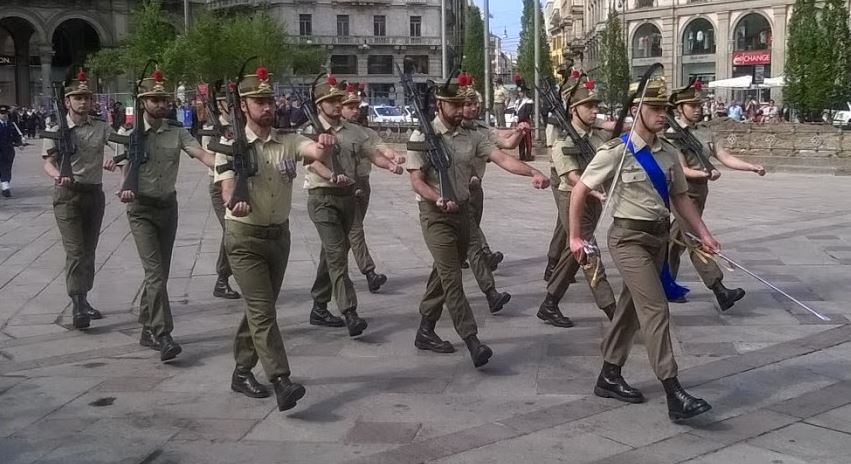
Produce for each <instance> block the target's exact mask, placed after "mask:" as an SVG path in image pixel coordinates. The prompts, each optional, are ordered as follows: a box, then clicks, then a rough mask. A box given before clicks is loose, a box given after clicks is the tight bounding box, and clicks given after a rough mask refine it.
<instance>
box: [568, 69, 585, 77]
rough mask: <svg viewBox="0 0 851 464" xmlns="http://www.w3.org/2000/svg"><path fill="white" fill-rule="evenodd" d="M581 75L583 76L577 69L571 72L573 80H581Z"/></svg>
mask: <svg viewBox="0 0 851 464" xmlns="http://www.w3.org/2000/svg"><path fill="white" fill-rule="evenodd" d="M581 75H582V74H581V73H580V72H579V70H578V69H576V68H573V70H572V71H570V77H572V78H573V79H579V76H581Z"/></svg>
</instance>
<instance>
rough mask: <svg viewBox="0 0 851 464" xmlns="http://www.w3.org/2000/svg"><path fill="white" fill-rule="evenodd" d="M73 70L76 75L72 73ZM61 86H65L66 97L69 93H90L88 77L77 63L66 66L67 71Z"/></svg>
mask: <svg viewBox="0 0 851 464" xmlns="http://www.w3.org/2000/svg"><path fill="white" fill-rule="evenodd" d="M75 72H76V75H74V73H75ZM63 87H64V88H65V96H66V97H69V96H71V95H91V94H92V91H91V89H89V78H88V77H87V76H86V72H85V71H83V68H82V67H81V66H78V65H72V66H71V67H70V68H68V71H67V72H66V73H65V82H64V83H63Z"/></svg>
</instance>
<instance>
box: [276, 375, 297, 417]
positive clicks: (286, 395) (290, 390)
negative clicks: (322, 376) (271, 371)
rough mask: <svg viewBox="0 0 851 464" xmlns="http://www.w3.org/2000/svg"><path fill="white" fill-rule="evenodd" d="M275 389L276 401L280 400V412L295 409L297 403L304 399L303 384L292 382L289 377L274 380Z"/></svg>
mask: <svg viewBox="0 0 851 464" xmlns="http://www.w3.org/2000/svg"><path fill="white" fill-rule="evenodd" d="M272 387H274V388H275V399H276V400H278V411H286V410H287V409H292V408H294V407H295V404H296V401H298V400H300V399H302V397H304V393H305V389H304V386H303V385H301V384H297V383H293V382H292V381H290V378H289V376H284V375H282V376H280V377H276V378H274V379H272Z"/></svg>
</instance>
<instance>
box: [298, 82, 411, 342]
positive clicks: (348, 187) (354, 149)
mask: <svg viewBox="0 0 851 464" xmlns="http://www.w3.org/2000/svg"><path fill="white" fill-rule="evenodd" d="M313 95H314V98H315V99H316V100H315V103H316V107H317V108H318V116H319V120H320V122H321V124H322V125H323V127H322V128H321V130H323V131H324V130H327V129H329V128H330V130H331V132H332V133H333V134H334V136H335V137H336V139H337V144H338V146H339V162H340V165H341V167H342V169H343V171H344V176H340V177H343V178H345V179H340V178H337V179H335V181H336V182H335V181H332V179H329V178H328V177H333V176H328V177H326V176H327V174H328V173H329V172H330V170H331V169H332V162H331V161H330V160H328V161H325V163H327V164H326V165H325V166H324V167H323V166H318V168H319V169H316V168H317V166H309V167H308V174H307V188H308V200H307V211H308V214H309V215H310V219H311V221H313V224H314V225H315V226H316V231H317V232H318V233H319V238H320V239H321V240H322V251H321V253H320V255H319V266H318V267H317V269H316V280H315V281H314V283H313V288H312V289H311V291H310V293H311V296H313V309H312V310H311V312H310V323H311V324H313V325H319V326H326V327H342V326H343V325H344V324H345V326H346V327H347V328H348V331H349V335H350V336H352V337H356V336H358V335H360V334H362V333H363V331H364V330H365V329H366V327H367V322H366V321H365V320H363V319H361V318H360V316H358V313H357V306H358V300H357V295H356V294H355V288H354V285H352V281H351V279H350V278H349V260H348V257H349V246H350V245H349V233H350V232H351V229H352V225H353V224H354V221H355V210H356V209H355V186H354V184H353V183H346V182H342V181H344V180H346V179H355V178H356V176H357V167H356V166H357V162H359V161H365V162H372V163H374V164H375V165H376V166H378V167H381V168H384V169H387V170H389V171H391V172H394V173H396V174H401V173H402V172H403V171H402V167H401V166H398V165H396V164H395V163H393V162H392V161H390V160H388V159H387V158H385V157H384V156H381V155H380V154H378V152H377V151H376V150H374V149H372V146H371V145H370V144H368V143H367V141H366V140H364V138H363V131H362V130H361V128H360V127H359V126H356V125H354V124H351V123H349V122H346V121H344V120H342V114H341V112H342V103H343V99H344V98H346V96H347V95H346V92H345V90H343V89H340V88H339V87H338V86H337V81H336V79H334V78H333V77H330V76H329V77H328V78H327V79H324V80H322V82H319V81H318V80H317V82H315V83H314V84H313ZM310 129H312V130H316V129H315V128H310ZM323 174H324V175H323ZM332 296H333V297H334V298H335V299H336V301H337V309H339V310H340V312H341V313H343V316H344V317H345V323H344V322H343V320H341V319H340V318H339V317H337V316H334V315H333V314H331V313H330V312H329V311H328V302H329V301H331V297H332Z"/></svg>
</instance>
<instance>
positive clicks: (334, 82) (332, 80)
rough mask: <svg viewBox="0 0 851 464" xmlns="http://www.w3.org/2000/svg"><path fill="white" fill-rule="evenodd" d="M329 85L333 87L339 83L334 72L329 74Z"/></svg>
mask: <svg viewBox="0 0 851 464" xmlns="http://www.w3.org/2000/svg"><path fill="white" fill-rule="evenodd" d="M328 85H330V86H331V87H334V86H336V85H337V78H336V77H334V75H333V74H329V75H328Z"/></svg>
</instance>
